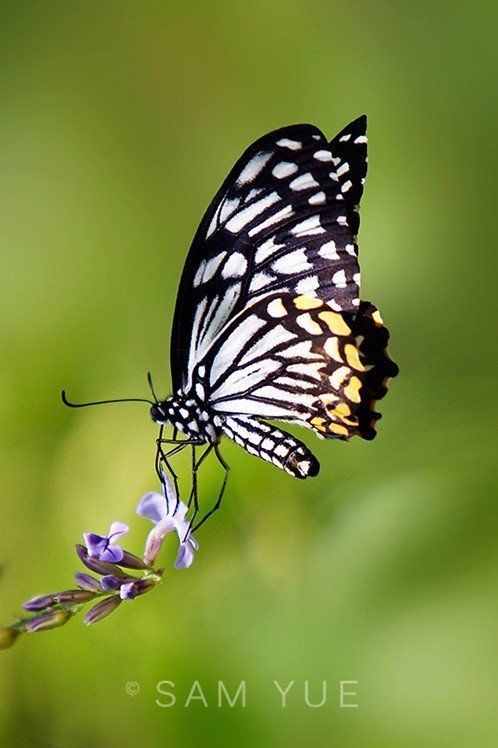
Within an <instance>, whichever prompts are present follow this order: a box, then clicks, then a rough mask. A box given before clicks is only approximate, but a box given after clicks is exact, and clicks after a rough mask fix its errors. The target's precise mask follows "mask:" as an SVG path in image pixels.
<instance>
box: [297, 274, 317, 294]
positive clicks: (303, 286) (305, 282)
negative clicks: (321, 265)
mask: <svg viewBox="0 0 498 748" xmlns="http://www.w3.org/2000/svg"><path fill="white" fill-rule="evenodd" d="M317 288H320V280H319V278H318V276H316V275H310V276H308V278H303V279H302V280H300V281H299V282H298V283H296V293H298V294H307V295H308V296H311V295H315V296H316V294H315V291H316V289H317Z"/></svg>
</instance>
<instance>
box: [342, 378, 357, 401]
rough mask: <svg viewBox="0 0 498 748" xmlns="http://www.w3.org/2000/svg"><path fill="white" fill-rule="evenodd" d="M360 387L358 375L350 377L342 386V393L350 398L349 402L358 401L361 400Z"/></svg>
mask: <svg viewBox="0 0 498 748" xmlns="http://www.w3.org/2000/svg"><path fill="white" fill-rule="evenodd" d="M360 389H361V381H360V380H359V379H358V377H351V379H350V380H349V384H348V385H347V387H345V388H344V394H345V395H346V397H347V398H348V399H349V400H351V402H353V403H359V402H360V400H361V397H360Z"/></svg>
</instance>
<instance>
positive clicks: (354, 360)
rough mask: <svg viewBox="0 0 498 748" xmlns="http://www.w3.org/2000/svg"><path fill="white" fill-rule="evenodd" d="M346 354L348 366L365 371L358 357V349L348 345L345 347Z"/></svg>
mask: <svg viewBox="0 0 498 748" xmlns="http://www.w3.org/2000/svg"><path fill="white" fill-rule="evenodd" d="M344 353H345V354H346V358H347V361H348V364H349V365H350V367H351V368H352V369H356V371H365V367H364V366H363V364H362V363H361V361H360V357H359V355H358V349H357V348H356V347H355V346H354V345H352V344H351V343H346V345H345V346H344Z"/></svg>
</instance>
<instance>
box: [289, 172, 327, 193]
mask: <svg viewBox="0 0 498 748" xmlns="http://www.w3.org/2000/svg"><path fill="white" fill-rule="evenodd" d="M319 186H320V185H319V184H318V182H317V181H316V179H314V178H313V176H312V175H311V174H310V172H309V171H308V172H306V174H301V175H300V176H299V177H296V178H295V179H293V180H292V182H291V183H290V185H289V187H290V188H291V190H310V189H311V188H312V187H319Z"/></svg>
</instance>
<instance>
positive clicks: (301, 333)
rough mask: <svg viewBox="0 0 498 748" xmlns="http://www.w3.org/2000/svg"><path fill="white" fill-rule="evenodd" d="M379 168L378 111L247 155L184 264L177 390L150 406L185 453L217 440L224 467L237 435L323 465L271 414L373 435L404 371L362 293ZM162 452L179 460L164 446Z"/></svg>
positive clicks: (287, 462) (271, 457)
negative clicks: (374, 136) (367, 223)
mask: <svg viewBox="0 0 498 748" xmlns="http://www.w3.org/2000/svg"><path fill="white" fill-rule="evenodd" d="M366 172H367V138H366V117H365V116H363V117H360V118H358V119H357V120H355V121H354V122H351V123H350V124H349V125H347V127H345V128H344V130H342V131H341V132H340V133H339V134H338V135H336V137H335V138H333V140H332V141H330V142H329V141H328V140H327V139H326V137H325V136H324V135H323V133H322V132H321V131H320V130H319V129H318V128H316V127H314V126H312V125H292V126H289V127H284V128H282V129H280V130H276V131H275V132H271V133H269V134H268V135H265V136H264V137H262V138H260V139H259V140H257V141H256V142H255V143H253V144H252V145H251V146H250V147H249V148H248V149H247V150H246V151H245V153H244V154H243V155H242V156H241V158H240V159H239V160H238V161H237V163H236V164H235V166H234V167H233V169H232V170H231V172H230V174H229V175H228V177H227V178H226V180H225V181H224V183H223V185H222V186H221V188H220V190H219V191H218V193H217V194H216V196H215V198H214V200H213V201H212V203H211V205H210V206H209V208H208V210H207V212H206V214H205V216H204V218H203V219H202V222H201V224H200V226H199V228H198V230H197V233H196V235H195V237H194V241H193V243H192V246H191V248H190V252H189V254H188V257H187V260H186V263H185V267H184V270H183V275H182V278H181V282H180V288H179V292H178V298H177V302H176V310H175V316H174V323H173V333H172V340H171V372H172V380H173V390H174V392H173V395H172V396H171V397H169V398H167V399H166V400H164V401H162V402H157V403H156V404H155V405H153V407H152V409H151V415H152V418H153V419H154V420H155V421H157V422H158V423H159V424H162V426H164V425H165V424H168V423H169V424H172V425H173V427H174V439H173V440H169V441H170V442H172V441H174V442H175V443H176V441H177V440H176V436H177V433H178V431H181V432H183V434H184V435H185V436H186V437H187V439H186V440H183V441H181V442H179V446H178V447H175V448H174V450H173V451H177V449H178V448H181V447H182V446H183V445H185V444H187V443H188V444H206V446H207V448H208V449H215V451H216V453H217V455H218V457H219V458H220V460H221V461H222V464H224V463H223V460H222V458H221V455H220V453H219V448H218V444H219V442H220V440H221V437H222V436H223V435H225V436H228V437H229V438H230V439H232V440H233V441H235V442H236V443H237V444H239V445H240V446H242V447H243V448H244V449H245V450H246V451H247V452H249V453H250V454H252V455H255V456H257V457H261V458H262V459H264V460H267V461H268V462H271V463H273V464H274V465H275V466H276V467H278V468H281V469H282V470H285V471H286V472H287V473H289V474H290V475H292V476H295V477H296V478H307V477H308V476H314V475H316V474H317V473H318V470H319V464H318V461H317V459H316V458H315V457H314V455H313V454H312V453H311V452H310V451H309V449H308V448H307V447H306V446H305V445H304V444H303V443H301V442H300V441H298V440H297V439H296V438H295V437H294V436H291V435H290V434H288V433H286V432H285V431H283V430H281V429H279V428H277V427H276V426H274V425H271V424H270V423H267V421H268V420H270V421H274V420H276V421H284V422H288V423H294V424H300V425H302V426H306V427H308V428H310V429H311V430H313V431H314V432H315V433H316V434H317V435H318V436H320V437H327V438H331V439H346V440H347V439H349V438H350V437H351V436H354V435H358V436H361V437H362V438H364V439H373V437H374V436H375V433H376V432H375V421H376V420H377V419H378V418H380V415H379V414H378V413H376V412H375V410H374V405H375V401H376V400H378V399H380V398H382V397H383V396H384V395H385V393H386V383H387V380H388V378H389V377H394V376H395V375H396V374H397V372H398V368H397V366H396V364H394V363H393V362H392V361H391V359H390V358H389V357H388V355H387V353H386V350H385V348H386V345H387V340H388V337H389V335H388V332H387V330H386V328H385V327H384V325H383V322H382V319H381V317H380V314H379V312H378V310H377V309H376V308H375V307H374V306H373V305H372V304H370V303H369V302H366V301H360V292H359V285H360V271H359V266H358V246H357V244H356V235H357V232H358V227H359V214H358V209H359V202H360V198H361V195H362V192H363V184H364V182H365V176H366ZM161 436H162V431H161ZM160 441H162V442H164V441H167V440H162V439H161V440H160ZM160 455H162V456H163V457H164V459H166V457H167V455H165V453H164V452H162V447H161V446H160ZM194 463H195V459H194ZM197 465H198V464H197ZM195 467H196V465H195V464H194V469H195ZM220 500H221V496H220ZM218 505H219V501H218V503H217V506H218Z"/></svg>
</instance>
